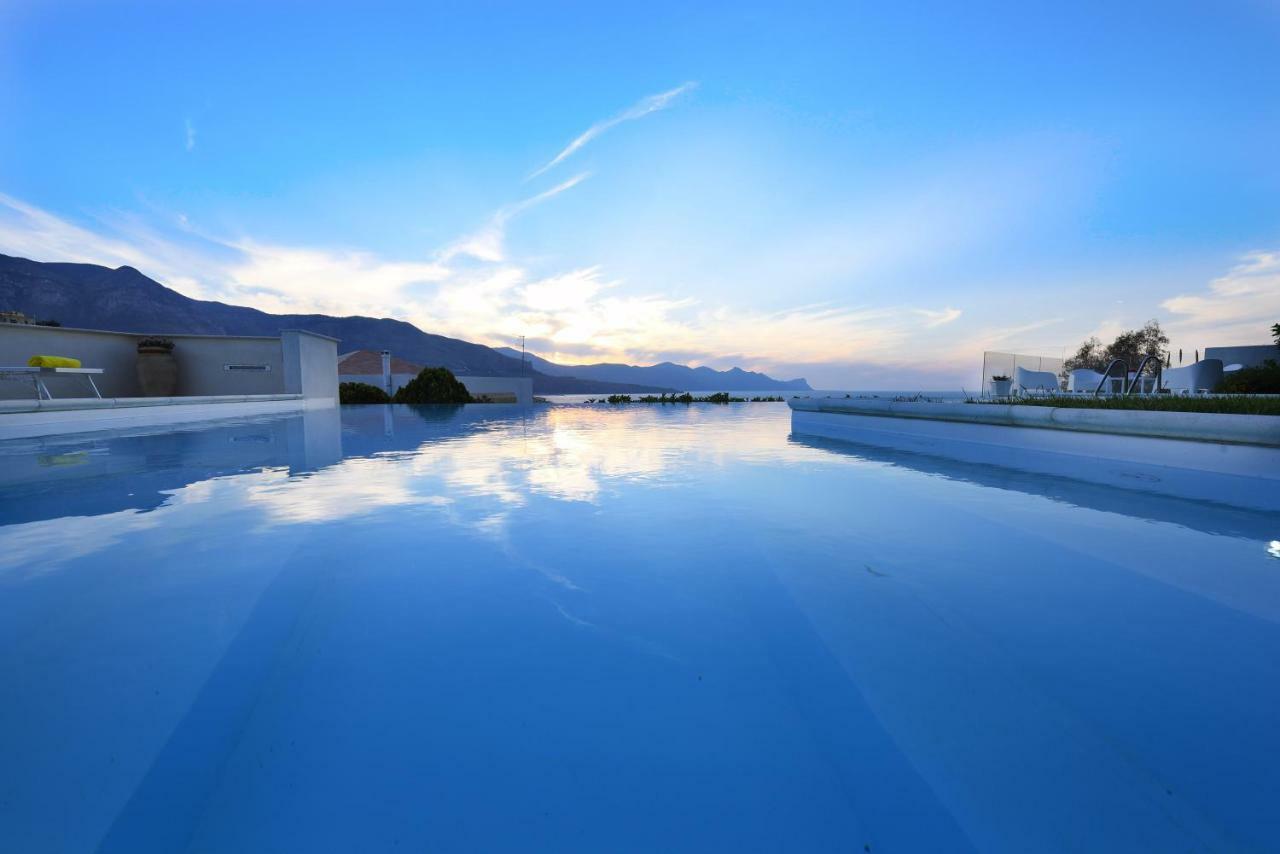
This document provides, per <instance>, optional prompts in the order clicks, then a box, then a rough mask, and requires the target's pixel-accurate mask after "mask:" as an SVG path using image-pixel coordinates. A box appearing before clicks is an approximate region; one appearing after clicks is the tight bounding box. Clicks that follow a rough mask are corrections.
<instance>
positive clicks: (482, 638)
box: [0, 404, 1280, 854]
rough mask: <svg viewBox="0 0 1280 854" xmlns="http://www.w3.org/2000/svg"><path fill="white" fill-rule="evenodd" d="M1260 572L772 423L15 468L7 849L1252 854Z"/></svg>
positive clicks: (4, 568)
mask: <svg viewBox="0 0 1280 854" xmlns="http://www.w3.org/2000/svg"><path fill="white" fill-rule="evenodd" d="M1276 539H1280V520H1278V519H1277V515H1276V514H1274V513H1270V512H1265V511H1262V510H1253V509H1250V508H1249V507H1247V506H1245V507H1232V506H1228V505H1223V504H1208V503H1201V502H1195V501H1189V500H1185V499H1181V498H1178V497H1176V496H1168V495H1151V494H1147V493H1144V492H1142V490H1141V484H1140V482H1135V489H1134V490H1133V491H1132V492H1126V491H1124V490H1118V489H1116V488H1114V487H1102V486H1098V485H1095V484H1090V483H1089V482H1087V481H1075V480H1071V479H1068V478H1051V477H1043V476H1036V475H1030V474H1027V473H1025V472H1019V471H1014V470H1008V469H1001V468H999V467H998V466H995V465H980V464H974V463H971V462H960V461H957V460H951V459H948V458H947V456H946V454H945V453H939V454H934V455H927V456H926V455H921V454H912V453H907V452H901V451H890V450H883V449H877V448H874V447H869V446H862V445H856V444H840V443H837V442H828V441H823V440H818V439H807V438H803V437H800V436H793V435H791V422H790V413H789V411H788V410H787V408H786V407H785V405H779V404H747V405H736V406H720V407H717V406H710V405H702V406H690V407H657V406H632V407H615V408H607V407H598V406H595V407H587V406H552V407H545V406H544V407H539V408H536V409H534V410H530V411H525V412H522V411H521V410H518V409H515V408H508V407H498V406H491V407H483V406H469V407H463V408H457V409H450V408H431V407H424V408H420V409H411V408H405V407H396V408H391V407H346V408H343V410H342V411H341V413H338V412H336V411H332V410H330V411H320V412H311V413H308V414H307V415H305V416H294V417H289V418H275V419H264V420H248V421H240V422H234V423H223V424H219V425H212V426H207V427H204V428H192V429H189V430H175V429H174V428H165V430H163V431H155V432H151V433H148V432H146V431H141V430H134V431H132V432H121V433H101V434H92V435H85V436H79V437H64V438H60V439H46V440H41V441H28V440H22V441H10V442H6V443H0V851H4V852H24V854H25V853H26V852H92V851H103V852H131V854H139V852H179V851H193V852H247V851H255V852H258V851H261V852H267V851H270V852H285V851H296V852H323V851H342V852H351V851H395V850H404V851H432V852H447V851H735V852H737V851H805V852H810V851H812V852H825V851H833V852H834V851H840V852H851V851H852V852H862V851H872V852H881V851H947V852H960V851H984V852H986V851H1009V852H1031V851H1094V852H1096V851H1201V850H1203V851H1235V850H1258V851H1262V850H1277V848H1280V809H1278V808H1277V804H1278V803H1280V711H1278V709H1280V560H1278V559H1277V558H1276V557H1275V556H1273V555H1272V554H1271V551H1272V547H1271V546H1270V543H1271V541H1273V540H1276Z"/></svg>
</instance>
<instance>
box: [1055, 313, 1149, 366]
mask: <svg viewBox="0 0 1280 854" xmlns="http://www.w3.org/2000/svg"><path fill="white" fill-rule="evenodd" d="M1168 344H1169V336H1168V335H1165V334H1164V330H1163V329H1161V328H1160V321H1158V320H1148V321H1147V325H1146V326H1144V327H1142V328H1141V329H1130V330H1129V331H1128V332H1121V333H1120V334H1119V335H1117V336H1116V340H1115V341H1112V342H1111V343H1110V344H1109V345H1107V346H1106V347H1104V346H1102V342H1101V341H1099V340H1098V339H1097V338H1090V339H1089V340H1088V341H1085V342H1084V343H1083V344H1081V345H1080V349H1079V350H1077V351H1076V352H1075V355H1073V356H1071V357H1070V358H1069V359H1067V360H1066V362H1064V363H1063V365H1062V370H1063V371H1064V372H1065V371H1073V370H1075V369H1076V368H1088V369H1089V370H1092V371H1098V372H1099V373H1101V372H1102V371H1105V370H1106V369H1107V365H1109V364H1110V363H1111V360H1112V359H1124V360H1125V362H1126V363H1127V364H1128V365H1129V370H1131V371H1134V370H1137V368H1138V363H1139V362H1141V361H1142V357H1143V356H1159V357H1160V361H1161V362H1167V361H1169V352H1168V351H1167V350H1166V349H1165V347H1166V346H1168ZM1147 369H1148V370H1154V369H1153V368H1151V366H1150V365H1148V368H1147Z"/></svg>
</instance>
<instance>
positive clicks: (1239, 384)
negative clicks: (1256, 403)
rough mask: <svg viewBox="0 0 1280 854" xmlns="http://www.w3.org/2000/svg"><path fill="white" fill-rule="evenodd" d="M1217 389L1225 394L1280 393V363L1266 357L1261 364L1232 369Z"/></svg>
mask: <svg viewBox="0 0 1280 854" xmlns="http://www.w3.org/2000/svg"><path fill="white" fill-rule="evenodd" d="M1217 390H1218V391H1221V392H1225V393H1226V394H1280V364H1276V360H1275V359H1267V360H1266V361H1265V362H1263V363H1262V364H1261V365H1255V366H1254V367H1252V368H1241V369H1240V370H1238V371H1232V372H1231V373H1229V374H1227V375H1226V376H1225V377H1224V378H1223V380H1222V383H1221V385H1219V386H1218V388H1217Z"/></svg>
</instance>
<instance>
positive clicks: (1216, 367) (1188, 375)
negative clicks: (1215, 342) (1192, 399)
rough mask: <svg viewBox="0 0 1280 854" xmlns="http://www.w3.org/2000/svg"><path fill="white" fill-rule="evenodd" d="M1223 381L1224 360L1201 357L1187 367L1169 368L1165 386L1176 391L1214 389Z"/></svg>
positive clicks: (1192, 392) (1193, 391)
mask: <svg viewBox="0 0 1280 854" xmlns="http://www.w3.org/2000/svg"><path fill="white" fill-rule="evenodd" d="M1220 382H1222V360H1221V359H1201V360H1200V361H1199V362H1196V363H1195V364H1194V365H1187V366H1186V367H1185V368H1169V369H1168V370H1166V371H1165V372H1164V387H1165V388H1167V389H1169V390H1170V391H1174V392H1179V391H1181V392H1190V393H1191V394H1195V393H1197V392H1201V391H1213V390H1214V389H1215V388H1217V387H1218V383H1220Z"/></svg>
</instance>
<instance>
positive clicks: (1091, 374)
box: [1067, 368, 1120, 394]
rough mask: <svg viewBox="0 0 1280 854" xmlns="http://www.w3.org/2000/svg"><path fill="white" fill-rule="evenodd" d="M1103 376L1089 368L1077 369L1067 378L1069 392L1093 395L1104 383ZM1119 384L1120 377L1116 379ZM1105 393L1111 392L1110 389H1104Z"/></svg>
mask: <svg viewBox="0 0 1280 854" xmlns="http://www.w3.org/2000/svg"><path fill="white" fill-rule="evenodd" d="M1102 376H1103V375H1102V374H1101V373H1099V372H1098V371H1091V370H1089V369H1088V368H1076V369H1075V370H1074V371H1072V372H1071V373H1070V374H1069V375H1068V376H1067V391H1071V392H1083V393H1087V394H1093V393H1094V392H1095V391H1097V390H1098V384H1099V383H1101V382H1102ZM1113 379H1114V380H1115V381H1117V382H1119V381H1120V377H1114V378H1113ZM1102 390H1103V391H1104V392H1106V391H1111V389H1109V388H1105V387H1104V388H1103V389H1102Z"/></svg>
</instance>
